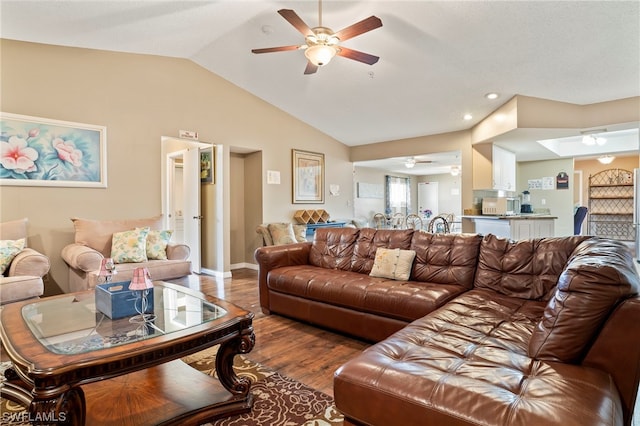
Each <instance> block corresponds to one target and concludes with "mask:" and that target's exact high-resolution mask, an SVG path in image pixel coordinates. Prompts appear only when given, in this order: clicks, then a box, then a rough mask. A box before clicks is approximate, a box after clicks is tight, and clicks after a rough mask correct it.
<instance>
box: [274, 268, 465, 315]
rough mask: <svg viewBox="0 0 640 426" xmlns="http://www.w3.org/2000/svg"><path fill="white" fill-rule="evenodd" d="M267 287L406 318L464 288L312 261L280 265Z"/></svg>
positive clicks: (423, 311)
mask: <svg viewBox="0 0 640 426" xmlns="http://www.w3.org/2000/svg"><path fill="white" fill-rule="evenodd" d="M267 287H268V288H269V291H270V292H271V294H273V293H274V292H277V293H282V294H287V295H291V296H296V297H300V298H304V299H306V300H313V301H317V302H322V303H325V304H328V305H335V306H340V307H344V308H349V309H350V310H353V311H358V312H366V313H369V314H374V315H381V316H384V317H388V318H393V319H397V320H402V321H406V322H410V321H413V320H415V319H417V318H420V317H422V316H424V315H427V314H428V313H430V312H432V311H433V310H435V309H437V308H438V307H440V306H442V305H444V304H445V303H446V302H447V301H448V300H451V299H453V298H454V297H456V296H457V295H459V294H461V293H463V292H464V291H465V288H464V287H462V286H459V285H454V284H450V285H444V284H431V283H419V282H415V281H396V280H390V279H386V278H376V277H370V276H368V275H364V274H360V273H357V272H350V271H340V270H327V269H325V268H318V267H314V266H309V265H296V266H282V267H279V268H278V269H277V270H276V271H274V272H271V273H269V275H268V277H267ZM296 306H297V305H296ZM296 306H288V308H290V309H291V311H288V312H287V313H288V314H294V316H296V315H297V314H295V312H294V311H296V309H295V308H296ZM348 318H349V317H345V319H344V321H347V320H348ZM307 320H308V318H307Z"/></svg>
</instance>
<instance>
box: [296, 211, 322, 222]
mask: <svg viewBox="0 0 640 426" xmlns="http://www.w3.org/2000/svg"><path fill="white" fill-rule="evenodd" d="M293 218H294V219H295V220H296V221H297V222H298V223H300V224H309V223H311V224H315V223H325V222H327V221H328V220H329V213H327V211H326V210H323V209H318V210H296V212H295V213H294V214H293Z"/></svg>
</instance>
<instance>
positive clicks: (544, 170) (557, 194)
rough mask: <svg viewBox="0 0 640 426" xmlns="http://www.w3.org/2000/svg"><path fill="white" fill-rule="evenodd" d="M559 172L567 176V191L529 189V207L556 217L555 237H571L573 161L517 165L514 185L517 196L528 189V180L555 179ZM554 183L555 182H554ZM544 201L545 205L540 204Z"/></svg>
mask: <svg viewBox="0 0 640 426" xmlns="http://www.w3.org/2000/svg"><path fill="white" fill-rule="evenodd" d="M560 172H566V173H567V174H568V175H569V188H568V189H555V184H554V189H549V190H542V189H531V190H529V192H531V206H532V207H533V209H534V210H535V209H549V213H550V214H552V215H553V216H557V217H558V219H557V220H556V222H555V235H556V236H558V237H560V236H565V235H573V186H574V185H575V181H574V178H573V159H571V158H565V159H562V160H548V161H527V162H521V163H518V167H517V178H516V184H517V187H518V191H517V192H518V194H521V193H522V191H524V190H526V189H528V181H529V179H541V178H543V177H549V176H551V177H553V178H554V179H555V177H556V176H557V175H558V173H560ZM554 182H555V181H554ZM542 200H545V203H546V204H542V202H543V201H542Z"/></svg>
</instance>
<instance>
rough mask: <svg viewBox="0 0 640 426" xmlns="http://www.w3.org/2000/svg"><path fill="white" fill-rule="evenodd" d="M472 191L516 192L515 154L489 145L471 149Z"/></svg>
mask: <svg viewBox="0 0 640 426" xmlns="http://www.w3.org/2000/svg"><path fill="white" fill-rule="evenodd" d="M473 189H501V190H504V191H515V190H516V154H514V153H513V152H511V151H507V150H506V149H503V148H500V147H499V146H495V145H493V144H491V143H483V144H478V145H476V146H474V147H473Z"/></svg>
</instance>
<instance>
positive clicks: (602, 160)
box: [598, 155, 616, 164]
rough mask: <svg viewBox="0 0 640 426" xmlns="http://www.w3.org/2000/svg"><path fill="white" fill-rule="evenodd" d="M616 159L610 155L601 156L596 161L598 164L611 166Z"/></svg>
mask: <svg viewBox="0 0 640 426" xmlns="http://www.w3.org/2000/svg"><path fill="white" fill-rule="evenodd" d="M615 159H616V157H614V156H612V155H603V156H602V157H598V161H599V162H600V164H611V163H612V162H613V160H615Z"/></svg>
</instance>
